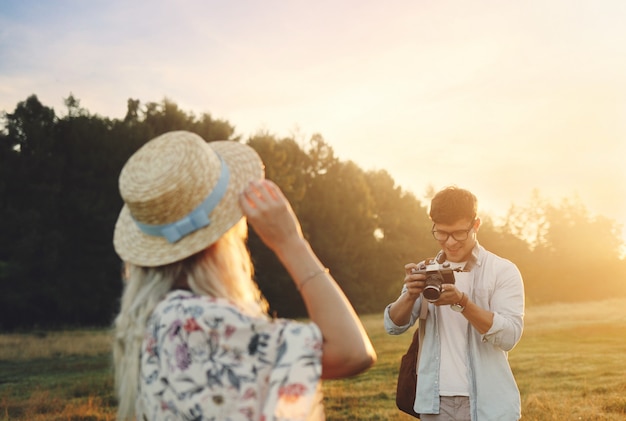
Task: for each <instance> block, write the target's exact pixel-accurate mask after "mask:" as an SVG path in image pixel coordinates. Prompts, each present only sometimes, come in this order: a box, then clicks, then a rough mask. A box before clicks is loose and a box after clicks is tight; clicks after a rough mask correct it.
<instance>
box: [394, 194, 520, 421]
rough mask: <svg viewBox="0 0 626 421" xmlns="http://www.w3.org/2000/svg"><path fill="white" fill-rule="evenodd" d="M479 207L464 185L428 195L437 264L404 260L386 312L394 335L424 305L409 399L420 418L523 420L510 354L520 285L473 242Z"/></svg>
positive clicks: (508, 267)
mask: <svg viewBox="0 0 626 421" xmlns="http://www.w3.org/2000/svg"><path fill="white" fill-rule="evenodd" d="M476 212H477V200H476V197H475V196H474V195H473V194H472V193H471V192H469V191H467V190H464V189H460V188H457V187H448V188H445V189H444V190H442V191H440V192H438V193H437V194H436V195H435V196H434V197H433V199H432V202H431V207H430V218H431V220H432V222H433V227H432V234H433V237H434V238H435V240H436V241H437V242H438V243H439V245H440V247H441V251H440V252H439V254H438V255H437V257H436V258H435V260H434V261H426V262H420V263H409V264H407V265H405V267H404V269H405V278H404V285H403V288H402V293H401V295H400V297H398V299H397V300H396V301H395V302H393V303H391V304H389V305H388V306H387V308H386V309H385V313H384V323H385V329H386V330H387V332H388V333H389V334H391V335H399V334H401V333H403V332H405V331H406V330H407V329H409V328H410V327H411V326H413V324H415V322H416V320H417V319H418V317H419V314H420V310H421V307H422V306H423V305H427V306H428V315H427V318H426V324H425V326H424V328H425V333H424V335H425V336H424V341H423V343H422V344H421V356H420V359H419V367H418V376H417V391H416V398H415V403H414V410H415V412H417V413H418V414H420V418H421V420H422V421H434V420H438V421H442V420H446V421H448V420H454V421H461V420H462V421H489V420H494V421H495V420H498V421H509V420H510V421H516V420H519V419H520V417H521V403H520V394H519V390H518V388H517V384H516V382H515V379H514V377H513V374H512V372H511V368H510V366H509V363H508V359H507V353H508V351H510V350H511V349H513V347H514V346H515V345H516V344H517V343H518V341H519V340H520V338H521V336H522V330H523V326H524V323H523V316H524V284H523V281H522V277H521V275H520V272H519V270H518V269H517V267H516V266H515V265H514V264H513V263H512V262H510V261H508V260H506V259H503V258H501V257H499V256H497V255H495V254H494V253H491V252H489V251H487V250H485V248H484V247H482V246H480V245H479V244H478V241H477V233H478V229H479V227H480V219H479V218H478V217H477V213H476ZM451 272H452V273H453V275H452V273H451ZM451 275H452V276H451Z"/></svg>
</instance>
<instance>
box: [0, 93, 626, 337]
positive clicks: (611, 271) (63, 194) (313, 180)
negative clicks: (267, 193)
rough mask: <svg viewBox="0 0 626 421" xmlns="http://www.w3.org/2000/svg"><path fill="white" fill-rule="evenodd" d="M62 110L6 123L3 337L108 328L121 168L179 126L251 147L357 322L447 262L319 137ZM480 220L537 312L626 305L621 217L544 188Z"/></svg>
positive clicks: (424, 232) (256, 247)
mask: <svg viewBox="0 0 626 421" xmlns="http://www.w3.org/2000/svg"><path fill="white" fill-rule="evenodd" d="M64 103H65V106H66V108H67V109H66V111H65V113H64V114H63V115H57V113H55V111H54V109H52V108H50V107H48V106H45V105H44V104H42V103H41V102H40V101H39V99H38V98H37V96H36V95H31V96H30V97H28V98H27V99H26V100H24V101H22V102H19V103H18V104H17V106H16V108H15V110H13V111H12V112H3V113H2V125H0V291H1V293H0V330H11V329H18V328H19V329H30V328H37V327H39V328H55V327H68V326H104V325H108V324H110V323H111V321H112V318H113V315H114V314H115V312H116V310H117V306H118V297H119V295H120V293H121V289H122V280H121V262H120V260H119V258H118V257H117V255H116V254H115V252H114V250H113V245H112V235H113V227H114V224H115V221H116V219H117V216H118V213H119V211H120V209H121V207H122V200H121V198H120V196H119V192H118V188H117V180H118V176H119V172H120V170H121V168H122V166H123V165H124V163H125V162H126V160H127V159H128V157H129V156H130V155H131V154H132V153H133V152H135V151H136V150H137V149H138V148H139V147H141V146H142V145H143V144H144V143H145V142H147V141H148V140H150V139H152V138H154V137H155V136H158V135H159V134H162V133H164V132H167V131H170V130H189V131H192V132H195V133H197V134H199V135H200V136H202V137H203V138H204V139H205V140H206V141H208V142H210V141H214V140H232V141H237V142H245V143H247V144H249V145H250V146H251V147H252V148H254V149H255V150H256V151H257V152H258V153H259V155H260V156H261V158H262V159H263V161H264V163H265V165H266V176H267V177H268V178H270V179H272V180H273V181H275V182H276V183H277V184H278V185H279V186H280V187H281V188H282V189H283V191H284V192H285V195H286V196H287V197H288V198H289V200H290V201H291V203H292V205H293V207H294V211H295V212H296V214H297V215H298V217H299V218H300V221H301V223H302V227H303V231H304V233H305V236H306V237H307V238H308V240H309V241H310V243H311V245H312V247H313V248H314V249H315V250H316V252H317V253H318V254H319V256H320V258H321V259H322V261H324V263H325V264H326V265H327V266H328V267H329V268H330V270H331V271H332V273H333V275H334V277H335V278H336V279H337V281H338V282H339V284H340V285H341V287H342V289H343V290H344V291H345V293H346V294H347V296H348V297H349V298H350V300H351V301H352V303H353V304H354V306H355V308H356V310H357V311H358V312H359V313H373V312H381V311H382V310H383V308H384V307H385V305H386V304H387V303H389V302H391V301H392V300H393V299H395V297H396V296H397V295H398V293H399V291H400V289H401V287H402V279H403V277H404V271H403V267H404V264H405V263H407V262H410V261H418V260H421V259H423V258H425V257H430V256H434V254H435V253H436V252H437V244H436V242H435V241H434V240H433V239H432V237H431V234H430V230H431V221H430V220H429V218H428V214H427V210H428V203H422V202H421V201H420V200H418V199H417V198H416V197H415V196H414V195H413V194H412V193H410V192H409V191H407V190H404V189H402V188H401V187H399V186H398V185H397V184H396V183H395V181H394V180H393V178H392V177H391V176H390V175H389V173H388V172H386V171H384V170H377V171H365V170H363V169H361V168H360V167H359V166H358V165H357V164H355V163H354V162H352V161H342V160H340V159H338V158H337V157H336V156H335V155H334V152H333V149H332V147H331V146H330V145H328V144H327V143H326V142H325V141H324V139H323V137H322V136H321V135H319V134H315V135H313V136H311V138H310V139H308V140H307V141H306V142H302V141H298V140H296V139H294V138H293V137H285V138H279V137H277V136H275V135H272V134H271V133H269V132H259V133H257V134H255V135H253V136H251V137H249V138H247V139H242V138H241V136H238V135H237V134H236V132H235V126H233V125H232V124H231V123H230V122H228V121H225V120H221V119H215V118H213V117H212V116H211V115H210V114H207V113H205V114H202V115H199V116H196V115H194V114H193V113H189V112H186V111H184V110H181V109H180V108H179V107H178V106H177V105H176V104H175V103H174V102H172V101H170V100H163V101H161V102H158V103H157V102H148V103H145V104H142V103H141V102H140V101H139V100H136V99H129V100H128V103H127V112H126V116H125V117H124V119H110V118H107V117H102V116H99V115H94V114H91V113H90V112H89V111H88V110H86V109H84V108H82V107H81V106H80V101H79V100H78V99H77V98H75V97H74V96H73V95H70V96H69V97H68V98H66V99H65V100H64ZM461 187H462V186H461ZM479 204H480V198H479ZM480 216H481V218H482V220H483V225H482V227H481V229H480V233H479V241H480V242H481V244H483V245H484V246H485V247H487V248H488V249H490V250H492V251H494V252H496V253H498V254H500V255H501V256H503V257H505V258H508V259H510V260H512V261H514V262H515V263H516V264H517V265H518V267H519V268H520V270H521V272H522V275H523V277H524V281H525V285H526V295H527V302H528V303H531V304H532V303H544V302H552V301H581V300H596V299H601V298H607V297H612V296H625V295H626V285H625V284H626V283H625V282H624V281H626V261H625V260H624V259H623V258H621V256H620V247H622V246H623V244H622V240H621V237H620V234H619V226H618V224H617V223H616V222H615V221H613V220H611V219H608V218H604V217H597V216H592V215H590V214H589V213H588V211H587V210H586V208H585V207H584V205H583V204H581V203H579V202H578V201H576V200H573V199H571V198H570V199H563V201H562V202H561V203H558V204H554V203H551V202H549V201H547V200H545V199H543V198H541V196H540V194H539V192H537V194H536V195H535V197H533V198H532V200H531V203H529V204H528V205H526V206H520V205H512V206H511V209H510V211H509V213H508V216H507V218H506V220H505V221H504V222H501V223H496V222H494V221H493V220H492V219H491V218H490V217H489V215H482V214H481V215H480ZM249 248H250V251H251V254H252V256H253V260H254V262H255V265H256V273H255V278H256V280H257V282H258V283H259V286H260V287H261V290H262V291H263V293H264V294H265V296H266V297H267V298H268V301H269V302H270V304H271V307H272V308H271V310H272V312H273V313H274V314H276V315H277V316H280V317H300V316H303V315H304V314H305V313H304V306H303V303H302V301H301V299H300V297H299V294H298V293H297V291H296V289H295V288H294V286H293V283H292V282H291V280H290V279H289V276H288V274H287V273H286V272H285V270H284V269H283V268H282V266H281V265H280V263H279V262H278V260H277V259H276V258H275V257H274V256H273V254H272V253H271V252H270V251H269V250H268V249H267V248H266V247H265V246H264V245H263V244H262V242H261V241H260V240H259V239H258V237H256V236H255V234H254V232H253V231H251V232H250V238H249Z"/></svg>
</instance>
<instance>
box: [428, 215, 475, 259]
mask: <svg viewBox="0 0 626 421" xmlns="http://www.w3.org/2000/svg"><path fill="white" fill-rule="evenodd" d="M479 226H480V219H478V218H476V219H460V220H458V221H457V222H455V223H454V224H438V223H435V224H434V225H433V236H434V237H435V240H437V242H438V243H439V244H440V246H441V249H442V250H443V251H444V252H445V253H446V256H447V258H448V260H449V261H451V262H465V261H467V260H468V259H469V258H470V256H471V254H472V249H473V248H474V245H476V232H477V231H478V227H479Z"/></svg>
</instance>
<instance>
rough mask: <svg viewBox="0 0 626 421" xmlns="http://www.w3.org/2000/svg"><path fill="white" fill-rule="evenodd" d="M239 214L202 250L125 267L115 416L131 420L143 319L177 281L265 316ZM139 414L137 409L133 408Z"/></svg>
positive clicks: (118, 319)
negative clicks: (160, 262)
mask: <svg viewBox="0 0 626 421" xmlns="http://www.w3.org/2000/svg"><path fill="white" fill-rule="evenodd" d="M247 233H248V230H247V224H246V220H245V218H242V219H241V220H240V221H239V222H238V223H237V224H236V225H235V226H234V227H232V228H231V229H230V230H229V231H227V232H226V233H225V234H224V235H223V236H222V237H221V238H220V239H219V240H217V242H215V243H214V244H212V245H211V246H209V247H207V248H206V249H205V250H203V251H201V252H199V253H197V254H195V255H193V256H190V257H188V258H186V259H185V260H181V261H179V262H175V263H171V264H168V265H164V266H157V267H142V266H135V265H126V284H125V287H124V292H123V294H122V299H121V303H120V312H119V314H118V315H117V317H116V319H115V322H114V335H115V337H114V342H113V363H114V370H115V389H116V392H117V398H118V412H117V419H118V420H132V419H134V418H135V416H137V417H138V418H140V417H141V415H142V414H140V413H139V414H135V411H136V402H137V397H138V392H139V371H140V355H141V345H142V342H143V338H144V336H145V332H146V325H147V322H148V319H149V317H150V315H151V313H152V311H153V310H154V308H155V307H156V305H157V304H158V303H159V302H160V301H161V300H162V299H163V297H164V296H165V295H166V294H167V293H168V292H169V291H170V290H171V289H172V288H173V287H174V286H175V285H178V284H180V283H182V284H183V285H187V286H188V287H189V288H190V289H191V291H193V292H194V293H195V294H198V295H207V296H211V297H216V298H226V299H228V300H230V301H231V302H233V303H234V304H235V305H237V306H239V307H240V309H241V311H242V312H243V313H245V314H248V315H251V316H261V317H265V316H267V309H268V305H267V301H265V299H264V298H263V296H262V294H261V291H260V290H259V288H258V286H257V284H256V283H255V282H254V281H253V279H252V276H253V266H252V261H251V259H250V253H249V252H248V249H247V247H246V244H245V241H246V238H247ZM137 410H138V411H139V412H143V411H142V409H141V408H137Z"/></svg>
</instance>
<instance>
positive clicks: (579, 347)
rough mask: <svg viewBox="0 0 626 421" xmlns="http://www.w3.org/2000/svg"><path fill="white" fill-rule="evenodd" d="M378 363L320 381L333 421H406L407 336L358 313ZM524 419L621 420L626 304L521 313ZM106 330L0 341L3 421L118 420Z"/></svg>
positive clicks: (517, 365)
mask: <svg viewBox="0 0 626 421" xmlns="http://www.w3.org/2000/svg"><path fill="white" fill-rule="evenodd" d="M363 322H364V324H365V325H366V329H367V330H368V332H369V334H370V336H371V337H372V341H373V342H374V346H375V347H376V350H377V352H378V363H377V364H376V365H375V366H374V367H373V368H372V369H371V370H369V371H368V372H367V373H365V374H363V375H360V376H357V377H355V378H351V379H347V380H336V381H327V382H325V383H324V393H325V405H326V416H327V419H328V420H329V421H343V420H345V421H348V420H350V421H355V420H363V421H366V420H400V421H402V420H411V419H413V418H411V417H409V416H407V415H404V414H402V413H400V412H399V411H398V410H397V409H396V407H395V396H394V395H395V376H396V373H397V368H398V363H399V360H400V356H401V355H402V354H403V352H404V350H405V348H406V347H407V346H408V343H409V341H410V336H409V335H408V334H405V335H402V336H389V335H387V334H386V333H385V332H384V330H383V328H382V316H381V315H380V314H377V315H369V316H365V317H363ZM509 359H510V361H511V366H512V367H513V371H514V372H515V376H516V378H517V381H518V384H519V387H520V391H521V394H522V413H523V420H531V421H550V420H554V421H557V420H558V421H562V420H594V421H596V420H597V421H604V420H606V421H608V420H626V300H624V299H620V300H617V299H616V300H610V301H603V302H596V303H586V304H575V305H550V306H542V307H531V308H528V309H527V315H526V329H525V332H524V336H523V338H522V341H521V342H520V344H519V345H518V346H517V347H516V348H515V349H514V350H513V351H512V352H511V353H510V354H509ZM112 383H113V382H112V377H111V371H110V356H109V337H108V333H107V332H105V331H68V332H50V333H38V334H24V335H13V334H12V335H0V421H5V420H24V421H26V420H28V421H43V420H46V421H61V420H63V421H68V420H69V421H82V420H85V421H86V420H90V421H105V420H107V421H109V420H111V421H112V420H114V413H115V399H114V398H113V394H112V389H113V384H112Z"/></svg>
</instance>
